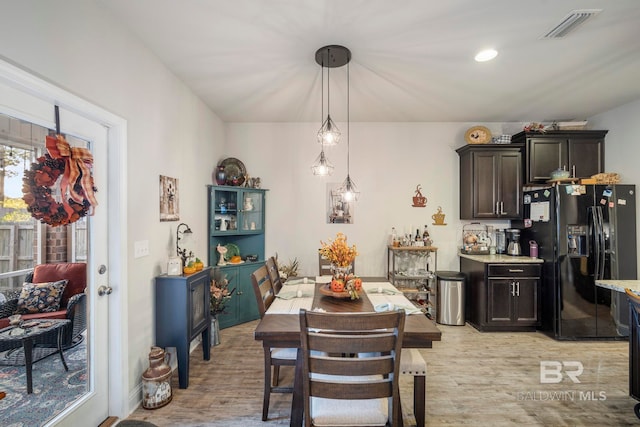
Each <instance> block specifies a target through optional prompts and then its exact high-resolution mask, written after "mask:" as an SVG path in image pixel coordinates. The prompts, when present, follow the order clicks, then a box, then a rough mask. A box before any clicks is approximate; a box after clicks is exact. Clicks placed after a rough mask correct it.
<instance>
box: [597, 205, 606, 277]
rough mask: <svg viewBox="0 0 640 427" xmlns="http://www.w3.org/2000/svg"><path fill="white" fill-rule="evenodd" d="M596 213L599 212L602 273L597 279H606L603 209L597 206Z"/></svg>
mask: <svg viewBox="0 0 640 427" xmlns="http://www.w3.org/2000/svg"><path fill="white" fill-rule="evenodd" d="M596 211H597V218H598V238H599V243H600V251H599V252H598V262H599V264H600V265H599V266H598V271H599V273H600V275H599V276H597V277H596V279H600V280H602V279H604V262H605V260H606V256H605V252H606V247H605V241H604V240H605V239H604V217H603V215H602V207H601V206H597V207H596Z"/></svg>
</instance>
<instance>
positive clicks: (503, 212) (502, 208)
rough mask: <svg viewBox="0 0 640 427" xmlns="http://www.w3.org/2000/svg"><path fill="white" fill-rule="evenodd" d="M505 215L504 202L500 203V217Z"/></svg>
mask: <svg viewBox="0 0 640 427" xmlns="http://www.w3.org/2000/svg"><path fill="white" fill-rule="evenodd" d="M506 214H507V213H506V212H505V211H504V202H500V215H506Z"/></svg>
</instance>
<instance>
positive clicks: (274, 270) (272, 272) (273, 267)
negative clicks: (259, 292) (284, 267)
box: [265, 257, 282, 294]
mask: <svg viewBox="0 0 640 427" xmlns="http://www.w3.org/2000/svg"><path fill="white" fill-rule="evenodd" d="M265 265H266V266H267V271H269V278H270V279H271V286H273V290H274V292H275V293H276V294H277V293H278V292H280V289H282V278H281V277H280V272H279V271H278V261H276V258H275V257H269V258H268V259H267V261H266V262H265Z"/></svg>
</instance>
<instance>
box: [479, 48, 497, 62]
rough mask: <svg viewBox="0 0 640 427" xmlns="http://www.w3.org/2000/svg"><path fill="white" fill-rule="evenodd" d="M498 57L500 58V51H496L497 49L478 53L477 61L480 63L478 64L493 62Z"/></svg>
mask: <svg viewBox="0 0 640 427" xmlns="http://www.w3.org/2000/svg"><path fill="white" fill-rule="evenodd" d="M496 56H498V51H497V50H495V49H486V50H483V51H480V52H478V54H477V55H476V57H475V60H476V61H478V62H486V61H491V60H492V59H493V58H495V57H496Z"/></svg>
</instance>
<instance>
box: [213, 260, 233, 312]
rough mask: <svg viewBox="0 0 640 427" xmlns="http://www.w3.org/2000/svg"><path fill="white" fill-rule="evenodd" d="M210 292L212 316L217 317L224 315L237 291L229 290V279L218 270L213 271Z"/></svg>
mask: <svg viewBox="0 0 640 427" xmlns="http://www.w3.org/2000/svg"><path fill="white" fill-rule="evenodd" d="M209 290H210V291H211V300H210V302H209V310H210V311H211V315H212V316H214V317H216V316H217V315H218V314H220V313H224V309H225V307H226V305H227V303H228V302H229V300H231V296H232V295H233V293H234V292H235V290H236V289H235V288H233V289H231V290H229V279H227V277H226V275H223V274H222V273H221V272H220V269H218V268H216V269H214V270H213V277H212V279H211V285H210V286H209Z"/></svg>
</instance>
